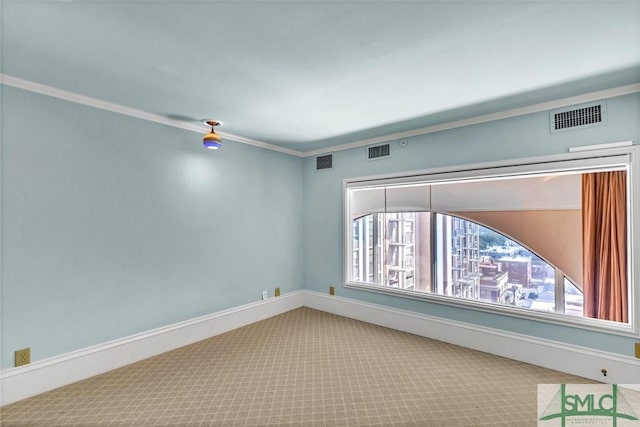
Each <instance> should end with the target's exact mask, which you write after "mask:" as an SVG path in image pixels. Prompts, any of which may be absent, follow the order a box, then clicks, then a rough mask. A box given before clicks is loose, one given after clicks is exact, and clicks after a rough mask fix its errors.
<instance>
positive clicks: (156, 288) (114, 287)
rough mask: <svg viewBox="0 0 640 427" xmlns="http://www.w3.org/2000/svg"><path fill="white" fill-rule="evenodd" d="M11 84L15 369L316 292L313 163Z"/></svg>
mask: <svg viewBox="0 0 640 427" xmlns="http://www.w3.org/2000/svg"><path fill="white" fill-rule="evenodd" d="M0 89H1V90H2V122H1V124H2V126H1V127H2V277H1V278H2V282H1V285H2V286H1V320H2V323H1V335H2V338H1V344H2V346H1V352H2V355H1V356H2V368H8V367H11V366H13V351H14V350H16V349H20V348H24V347H31V351H32V360H40V359H43V358H47V357H51V356H55V355H59V354H62V353H66V352H69V351H72V350H76V349H80V348H84V347H87V346H91V345H95V344H99V343H103V342H105V341H109V340H113V339H116V338H121V337H124V336H127V335H130V334H134V333H138V332H142V331H147V330H149V329H152V328H157V327H160V326H164V325H167V324H172V323H175V322H178V321H182V320H186V319H191V318H194V317H197V316H199V315H203V314H207V313H212V312H215V311H218V310H222V309H227V308H230V307H235V306H238V305H241V304H245V303H248V302H251V301H257V300H259V299H260V296H261V290H262V289H269V292H270V294H271V295H273V290H274V288H275V287H280V288H281V289H282V292H289V291H292V290H295V289H299V288H301V287H302V283H303V255H302V253H303V241H302V235H303V230H302V221H303V214H302V204H301V200H302V189H303V187H302V175H303V171H302V167H303V162H302V160H301V159H300V158H296V157H293V156H289V155H285V154H280V153H277V152H273V151H268V150H263V149H260V148H257V147H252V146H248V145H245V144H240V143H234V142H231V141H228V142H226V143H225V145H224V148H223V149H222V150H220V151H218V152H213V151H209V150H205V149H203V148H202V145H201V142H200V136H199V135H198V134H196V133H192V132H188V131H184V130H179V129H175V128H171V127H167V126H163V125H159V124H154V123H150V122H145V121H141V120H137V119H133V118H130V117H126V116H121V115H118V114H113V113H108V112H105V111H101V110H97V109H92V108H88V107H84V106H80V105H77V104H72V103H69V102H65V101H61V100H57V99H54V98H50V97H46V96H41V95H37V94H34V93H29V92H25V91H21V90H18V89H13V88H10V87H7V86H0Z"/></svg>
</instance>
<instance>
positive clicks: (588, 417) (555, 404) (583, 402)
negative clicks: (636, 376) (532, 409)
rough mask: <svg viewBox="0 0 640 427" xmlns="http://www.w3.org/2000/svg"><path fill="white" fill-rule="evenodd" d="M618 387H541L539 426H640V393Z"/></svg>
mask: <svg viewBox="0 0 640 427" xmlns="http://www.w3.org/2000/svg"><path fill="white" fill-rule="evenodd" d="M624 393H625V394H626V395H627V397H625V394H623V392H622V391H621V389H620V387H618V386H617V385H616V384H539V385H538V426H540V427H554V426H560V427H566V426H572V427H577V426H590V427H594V426H612V427H626V426H634V427H640V420H639V419H638V416H637V415H636V412H635V411H637V410H638V408H639V405H640V392H637V391H634V390H631V389H626V388H625V389H624Z"/></svg>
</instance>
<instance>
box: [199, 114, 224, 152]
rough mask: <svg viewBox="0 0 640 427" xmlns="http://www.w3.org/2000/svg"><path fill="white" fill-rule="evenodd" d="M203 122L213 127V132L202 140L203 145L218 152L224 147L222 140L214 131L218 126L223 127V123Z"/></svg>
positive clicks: (216, 121)
mask: <svg viewBox="0 0 640 427" xmlns="http://www.w3.org/2000/svg"><path fill="white" fill-rule="evenodd" d="M203 122H204V123H206V124H208V125H209V126H211V132H209V133H208V134H206V135H205V136H204V137H203V138H202V145H204V148H209V149H211V150H217V149H218V148H220V147H222V138H221V137H220V135H218V134H217V133H216V131H215V129H214V128H215V127H216V126H221V125H222V122H220V121H218V120H210V119H205V120H203Z"/></svg>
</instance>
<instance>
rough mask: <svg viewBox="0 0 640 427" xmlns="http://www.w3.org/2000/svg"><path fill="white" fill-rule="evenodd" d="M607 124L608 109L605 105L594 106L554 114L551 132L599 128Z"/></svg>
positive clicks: (552, 115)
mask: <svg viewBox="0 0 640 427" xmlns="http://www.w3.org/2000/svg"><path fill="white" fill-rule="evenodd" d="M605 122H606V109H605V105H604V103H598V104H592V105H587V106H584V107H581V108H573V109H571V110H563V111H555V112H552V114H551V132H562V131H565V130H573V129H576V128H584V127H591V126H598V125H601V124H603V123H605Z"/></svg>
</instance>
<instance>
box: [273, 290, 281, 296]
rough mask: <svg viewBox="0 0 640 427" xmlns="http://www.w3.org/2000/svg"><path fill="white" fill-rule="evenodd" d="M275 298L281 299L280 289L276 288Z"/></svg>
mask: <svg viewBox="0 0 640 427" xmlns="http://www.w3.org/2000/svg"><path fill="white" fill-rule="evenodd" d="M273 296H274V297H279V296H280V288H276V290H275V292H274V293H273Z"/></svg>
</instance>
